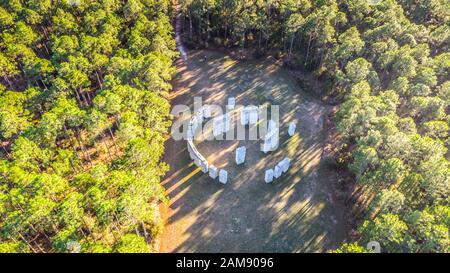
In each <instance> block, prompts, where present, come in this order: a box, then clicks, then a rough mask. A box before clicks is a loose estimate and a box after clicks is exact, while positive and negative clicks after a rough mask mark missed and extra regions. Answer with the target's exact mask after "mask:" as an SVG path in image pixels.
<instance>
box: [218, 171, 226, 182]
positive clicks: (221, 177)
mask: <svg viewBox="0 0 450 273" xmlns="http://www.w3.org/2000/svg"><path fill="white" fill-rule="evenodd" d="M227 181H228V172H227V171H225V170H220V171H219V182H220V183H222V184H226V183H227Z"/></svg>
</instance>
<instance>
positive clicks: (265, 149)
mask: <svg viewBox="0 0 450 273" xmlns="http://www.w3.org/2000/svg"><path fill="white" fill-rule="evenodd" d="M269 144H270V143H269V142H267V141H266V140H264V142H263V143H262V144H261V151H262V152H263V153H265V154H267V153H268V152H269V151H270V145H269Z"/></svg>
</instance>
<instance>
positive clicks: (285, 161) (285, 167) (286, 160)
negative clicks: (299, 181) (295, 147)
mask: <svg viewBox="0 0 450 273" xmlns="http://www.w3.org/2000/svg"><path fill="white" fill-rule="evenodd" d="M281 162H283V164H282V170H283V172H284V173H285V172H287V171H288V169H289V165H290V163H291V160H290V159H289V158H288V157H285V158H284V159H283V160H282V161H281Z"/></svg>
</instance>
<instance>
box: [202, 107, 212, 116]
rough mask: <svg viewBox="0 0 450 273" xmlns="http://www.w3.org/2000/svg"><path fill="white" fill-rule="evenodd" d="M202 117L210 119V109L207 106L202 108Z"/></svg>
mask: <svg viewBox="0 0 450 273" xmlns="http://www.w3.org/2000/svg"><path fill="white" fill-rule="evenodd" d="M203 117H205V118H210V117H211V107H209V105H204V106H203Z"/></svg>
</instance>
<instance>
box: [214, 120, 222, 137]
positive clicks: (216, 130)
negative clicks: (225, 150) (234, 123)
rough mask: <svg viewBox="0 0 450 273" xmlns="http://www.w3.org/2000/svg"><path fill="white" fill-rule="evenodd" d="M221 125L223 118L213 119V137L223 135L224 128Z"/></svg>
mask: <svg viewBox="0 0 450 273" xmlns="http://www.w3.org/2000/svg"><path fill="white" fill-rule="evenodd" d="M223 123H224V122H223V116H220V117H216V118H214V124H213V135H214V136H215V137H216V136H219V135H221V134H223V129H224V128H223V127H224V124H223Z"/></svg>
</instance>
